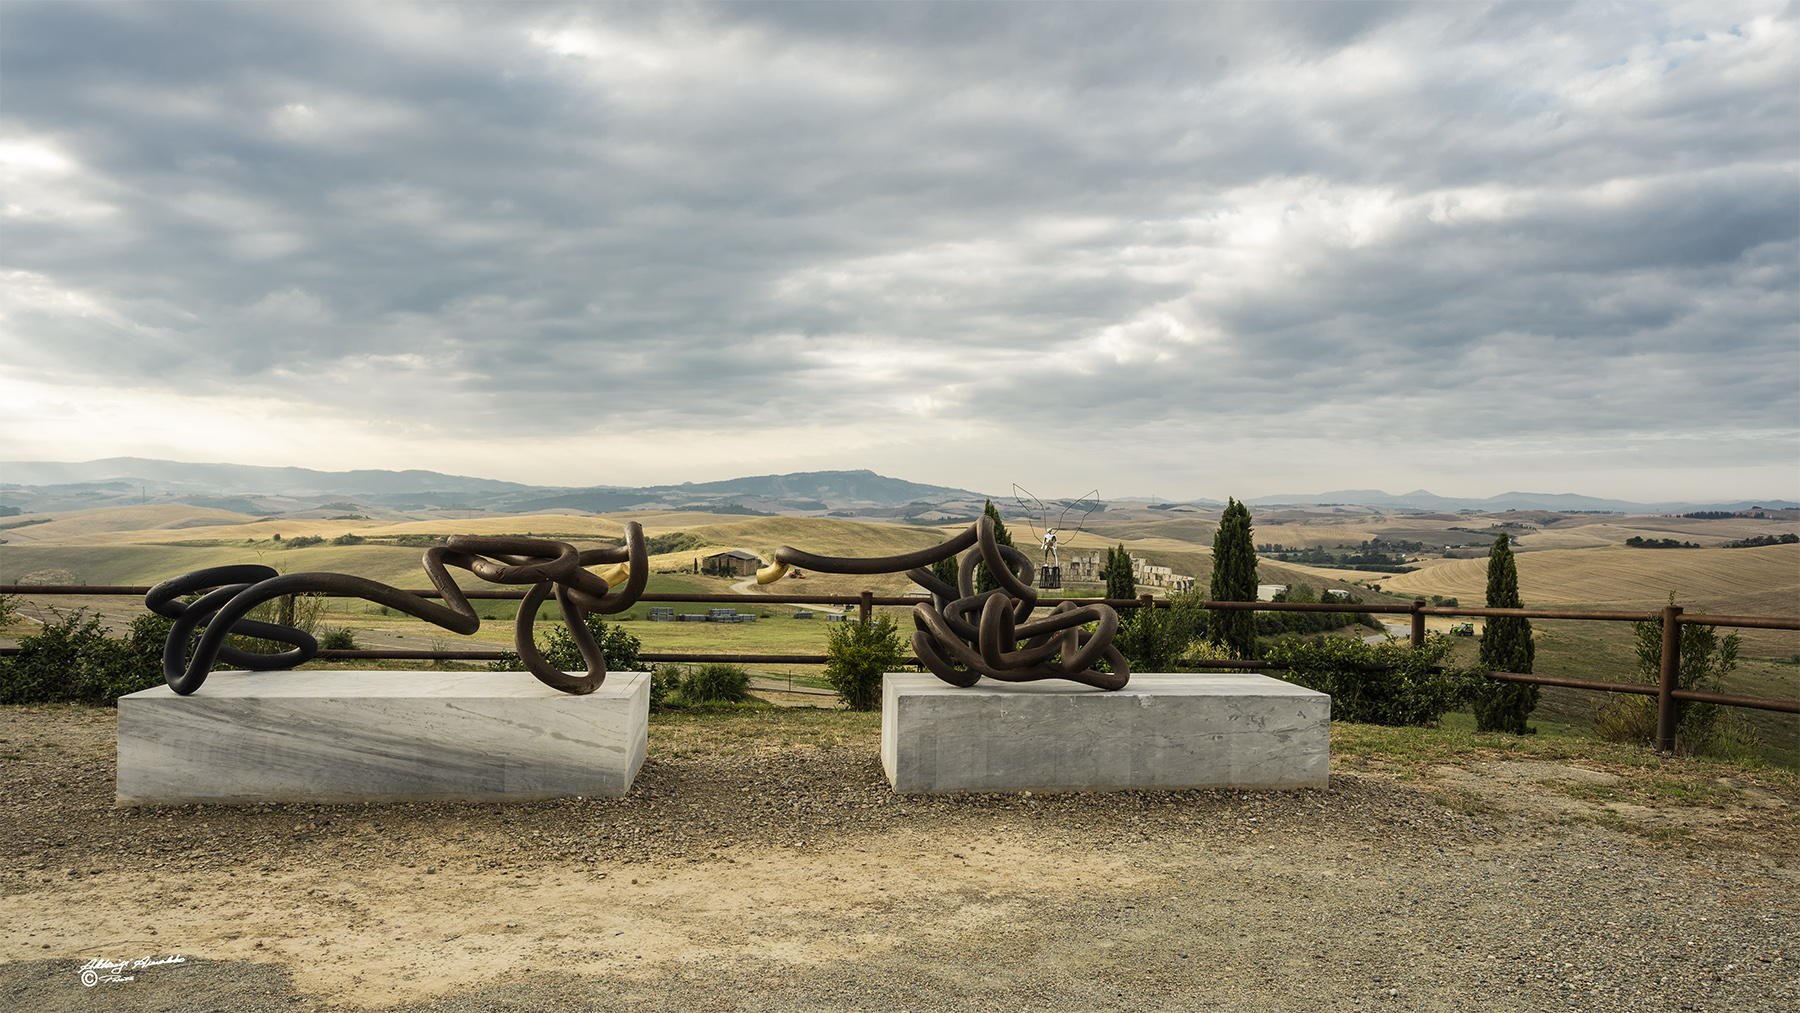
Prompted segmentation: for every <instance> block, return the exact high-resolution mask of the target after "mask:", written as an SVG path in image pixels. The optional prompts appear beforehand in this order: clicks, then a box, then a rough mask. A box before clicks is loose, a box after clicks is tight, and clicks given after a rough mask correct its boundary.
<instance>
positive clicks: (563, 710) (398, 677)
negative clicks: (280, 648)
mask: <svg viewBox="0 0 1800 1013" xmlns="http://www.w3.org/2000/svg"><path fill="white" fill-rule="evenodd" d="M649 709H650V677H649V675H647V674H645V673H643V672H612V673H609V674H608V675H607V677H606V682H605V684H604V685H602V686H601V687H600V688H599V689H598V690H596V691H595V692H593V693H591V694H588V695H586V696H571V695H570V694H567V693H561V692H558V691H556V690H554V689H551V688H550V687H548V686H546V685H544V684H543V683H541V682H539V681H537V679H535V678H533V677H532V676H531V675H530V674H529V673H526V672H263V673H250V672H214V673H213V674H211V675H209V676H207V677H206V685H204V686H202V687H200V690H199V691H198V692H196V693H194V694H193V695H192V696H177V695H176V694H175V693H174V692H173V691H171V690H170V689H169V688H168V687H167V686H158V687H156V688H155V689H147V690H144V691H142V692H139V693H133V694H131V695H130V696H124V697H120V698H119V779H118V802H119V804H120V805H171V804H176V803H185V802H228V803H246V802H410V801H422V800H428V799H453V800H462V801H477V802H495V801H515V800H527V799H544V798H561V797H566V796H574V795H614V796H616V795H623V794H625V792H626V791H628V790H629V789H630V788H631V782H632V779H633V778H635V777H636V776H637V772H638V768H639V767H641V766H643V763H644V746H645V722H646V719H647V717H648V715H649Z"/></svg>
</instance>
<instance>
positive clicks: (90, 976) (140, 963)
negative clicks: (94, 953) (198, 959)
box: [81, 954, 187, 988]
mask: <svg viewBox="0 0 1800 1013" xmlns="http://www.w3.org/2000/svg"><path fill="white" fill-rule="evenodd" d="M185 963H187V958H186V957H183V956H181V955H179V954H170V955H169V956H166V957H139V958H138V959H136V960H107V959H106V958H105V957H95V958H94V959H92V960H90V961H88V962H87V963H85V964H83V965H81V983H82V984H83V985H86V986H88V987H89V988H92V987H94V986H95V985H98V984H100V983H101V982H106V983H108V984H113V983H117V982H122V981H135V980H136V979H137V975H134V974H126V973H125V972H126V971H141V970H143V969H144V968H146V967H158V966H160V965H162V964H185Z"/></svg>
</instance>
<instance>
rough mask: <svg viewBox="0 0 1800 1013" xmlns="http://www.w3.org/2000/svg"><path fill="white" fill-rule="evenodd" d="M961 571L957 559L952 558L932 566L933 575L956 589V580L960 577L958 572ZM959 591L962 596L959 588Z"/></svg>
mask: <svg viewBox="0 0 1800 1013" xmlns="http://www.w3.org/2000/svg"><path fill="white" fill-rule="evenodd" d="M960 569H961V567H960V566H959V565H958V563H957V557H955V556H950V557H948V558H946V559H940V560H938V561H937V562H935V563H933V564H931V575H932V576H934V577H936V578H937V579H939V580H941V581H943V582H944V583H946V584H949V585H950V586H951V587H956V579H957V577H958V576H959V573H958V571H959V570H960ZM957 590H958V593H959V594H960V593H961V589H960V588H958V589H957Z"/></svg>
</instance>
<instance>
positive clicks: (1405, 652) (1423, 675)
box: [1266, 633, 1474, 725]
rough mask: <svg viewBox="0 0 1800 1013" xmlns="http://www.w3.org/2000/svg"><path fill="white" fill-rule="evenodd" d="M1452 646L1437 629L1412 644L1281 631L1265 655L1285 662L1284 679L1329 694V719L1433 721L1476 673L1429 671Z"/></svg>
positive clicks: (1394, 722)
mask: <svg viewBox="0 0 1800 1013" xmlns="http://www.w3.org/2000/svg"><path fill="white" fill-rule="evenodd" d="M1454 646H1455V643H1454V641H1452V640H1451V639H1450V638H1449V637H1446V636H1444V635H1443V634H1441V633H1430V634H1427V635H1426V637H1425V643H1424V644H1423V645H1421V646H1419V647H1416V648H1415V647H1413V646H1412V645H1411V644H1409V643H1407V642H1405V641H1399V640H1389V641H1388V642H1386V643H1382V644H1365V643H1363V642H1362V641H1360V640H1348V639H1344V638H1339V637H1328V638H1324V639H1321V640H1318V641H1315V642H1312V643H1308V642H1305V641H1302V640H1299V639H1297V638H1294V637H1283V638H1282V639H1280V640H1278V641H1276V642H1275V643H1274V644H1273V645H1271V646H1270V648H1269V651H1268V654H1267V655H1266V658H1267V660H1269V661H1272V662H1275V663H1277V664H1282V665H1286V666H1288V672H1287V675H1286V676H1285V678H1286V679H1287V681H1288V682H1292V683H1295V684H1296V685H1300V686H1305V687H1306V688H1308V689H1315V690H1318V691H1319V692H1321V693H1329V694H1331V717H1332V719H1333V720H1336V721H1349V722H1353V723H1357V724H1373V725H1432V724H1436V723H1437V721H1438V719H1439V718H1441V717H1443V716H1444V714H1445V713H1446V712H1448V711H1449V710H1451V709H1452V708H1454V707H1456V706H1457V705H1458V704H1460V703H1462V702H1463V701H1464V700H1465V699H1467V697H1468V694H1469V687H1470V683H1471V680H1472V679H1473V678H1474V676H1473V674H1472V673H1471V672H1469V671H1466V670H1463V669H1455V668H1449V669H1443V670H1441V671H1436V672H1434V671H1432V669H1433V668H1438V667H1439V666H1440V665H1441V663H1442V662H1443V660H1444V659H1445V658H1447V657H1449V656H1450V651H1451V649H1452V648H1453V647H1454ZM1361 666H1379V667H1375V668H1367V667H1361Z"/></svg>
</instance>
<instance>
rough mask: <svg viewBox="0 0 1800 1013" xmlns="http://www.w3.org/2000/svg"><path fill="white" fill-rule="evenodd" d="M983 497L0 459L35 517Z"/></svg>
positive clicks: (827, 505) (868, 474) (832, 486)
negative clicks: (149, 509)
mask: <svg viewBox="0 0 1800 1013" xmlns="http://www.w3.org/2000/svg"><path fill="white" fill-rule="evenodd" d="M984 499H985V497H983V496H982V495H981V494H980V493H975V492H970V491H968V490H966V489H952V488H948V487H946V486H941V485H925V484H922V483H918V482H908V481H905V480H902V479H897V478H887V477H885V476H882V475H877V474H875V473H874V472H872V471H811V472H800V473H796V474H790V475H759V476H755V477H750V478H734V479H727V480H725V481H721V482H700V483H694V482H684V483H682V484H680V485H657V486H638V487H623V486H588V487H585V488H570V487H567V486H536V485H522V484H520V483H517V482H501V481H496V480H494V479H487V478H472V477H469V476H466V475H445V474H442V473H440V472H435V471H314V470H312V469H310V468H270V467H262V466H258V465H249V464H191V463H186V462H181V461H155V460H147V459H144V458H137V457H113V458H107V459H105V460H101V461H85V462H82V463H79V464H73V463H63V462H51V461H4V462H0V506H5V507H12V508H16V509H18V510H21V511H25V512H31V513H46V512H50V511H57V510H82V509H92V508H95V507H106V506H129V505H135V504H139V503H186V504H189V505H193V506H204V507H213V508H215V509H220V510H232V511H236V512H239V513H260V514H276V513H292V512H297V511H306V510H323V509H334V508H335V509H341V510H352V509H356V508H358V507H362V506H369V507H377V508H384V509H388V510H401V511H405V510H488V511H495V512H500V513H541V512H570V511H581V512H588V513H611V512H616V511H621V510H681V509H689V510H699V511H710V512H714V513H742V514H797V515H810V516H824V515H837V516H868V517H895V518H911V519H916V520H923V521H937V520H945V519H954V518H956V517H972V516H973V515H974V514H975V513H977V512H979V511H980V510H981V506H982V503H983V500H984Z"/></svg>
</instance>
